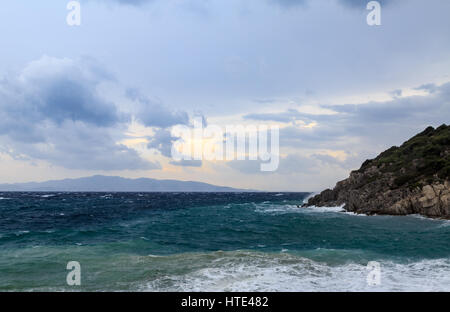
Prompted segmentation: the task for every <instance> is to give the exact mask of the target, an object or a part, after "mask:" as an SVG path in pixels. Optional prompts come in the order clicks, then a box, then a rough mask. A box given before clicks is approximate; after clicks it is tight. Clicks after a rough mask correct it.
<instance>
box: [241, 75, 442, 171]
mask: <svg viewBox="0 0 450 312" xmlns="http://www.w3.org/2000/svg"><path fill="white" fill-rule="evenodd" d="M322 107H324V108H327V109H330V110H333V111H334V112H335V114H333V115H309V114H301V113H298V112H297V111H295V110H290V111H285V112H281V113H274V114H263V115H261V114H254V115H246V116H245V117H246V118H250V119H258V120H273V121H284V122H286V123H291V122H292V121H293V120H305V118H307V119H308V120H314V121H316V122H317V126H315V127H312V128H301V127H297V126H294V125H290V126H287V127H283V128H281V129H280V147H281V148H286V147H295V148H307V149H324V150H343V151H345V152H347V153H348V154H353V153H357V156H356V157H351V158H349V159H348V160H346V161H345V162H342V163H341V164H340V166H341V167H343V168H350V167H351V168H355V167H356V166H358V164H359V163H361V161H363V160H365V159H366V158H370V157H374V156H376V155H377V154H378V153H379V152H380V151H381V150H383V149H386V148H388V147H390V146H392V145H398V144H400V143H402V142H403V141H404V140H406V139H408V138H409V137H411V136H412V135H414V134H416V133H417V132H419V131H422V130H423V129H425V128H426V127H427V126H430V125H431V126H439V125H441V124H443V123H448V116H450V83H446V84H443V85H441V86H436V88H435V91H434V93H430V94H428V95H425V96H409V97H401V98H394V99H393V100H390V101H386V102H369V103H365V104H358V105H355V104H346V105H323V106H322ZM315 158H316V159H317V160H320V161H322V162H325V163H336V160H335V159H331V158H327V157H324V156H323V155H320V156H317V155H316V156H315ZM280 166H281V162H280Z"/></svg>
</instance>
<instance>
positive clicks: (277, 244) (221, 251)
mask: <svg viewBox="0 0 450 312" xmlns="http://www.w3.org/2000/svg"><path fill="white" fill-rule="evenodd" d="M306 196H307V194H305V193H111V194H109V193H0V291H450V223H449V221H442V220H431V219H426V218H422V217H418V216H407V217H394V216H371V217H368V216H362V215H354V214H351V213H346V212H342V209H341V208H339V207H334V208H306V209H305V208H298V207H297V205H299V204H301V203H302V202H303V200H304V199H305V197H306ZM69 261H78V262H79V263H80V265H81V286H68V285H67V283H66V276H67V274H68V273H69V270H67V269H66V266H67V263H68V262H69ZM370 261H376V262H378V263H379V264H380V271H379V272H380V275H379V276H380V279H379V280H378V282H379V283H376V284H377V285H373V284H369V283H368V282H367V277H368V275H369V274H371V270H372V269H373V268H368V267H367V264H368V263H369V262H370Z"/></svg>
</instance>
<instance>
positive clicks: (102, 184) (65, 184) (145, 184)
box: [0, 176, 248, 192]
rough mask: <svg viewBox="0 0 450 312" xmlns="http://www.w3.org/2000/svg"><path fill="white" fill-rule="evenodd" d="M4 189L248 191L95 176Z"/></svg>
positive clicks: (44, 190) (18, 185) (200, 184)
mask: <svg viewBox="0 0 450 312" xmlns="http://www.w3.org/2000/svg"><path fill="white" fill-rule="evenodd" d="M0 191H3V192H7V191H20V192H245V191H248V190H239V189H234V188H231V187H225V186H216V185H212V184H207V183H202V182H193V181H177V180H157V179H148V178H140V179H126V178H122V177H111V176H92V177H86V178H79V179H65V180H55V181H46V182H30V183H18V184H0Z"/></svg>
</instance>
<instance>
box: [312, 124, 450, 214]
mask: <svg viewBox="0 0 450 312" xmlns="http://www.w3.org/2000/svg"><path fill="white" fill-rule="evenodd" d="M449 180H450V126H447V125H445V124H444V125H442V126H440V127H438V128H436V129H434V128H433V127H428V128H427V129H425V131H423V132H421V133H419V134H417V135H416V136H414V137H413V138H411V139H410V140H408V141H406V142H405V143H403V144H402V145H401V146H400V147H396V146H394V147H391V148H390V149H388V150H386V151H384V152H383V153H381V154H380V155H379V156H378V157H376V158H375V159H371V160H366V161H365V162H364V163H363V164H362V166H361V168H360V169H359V170H356V171H352V172H351V174H350V177H349V178H348V179H345V180H343V181H340V182H338V183H337V184H336V186H335V188H334V189H332V190H331V189H327V190H325V191H323V192H322V193H320V194H319V195H316V196H314V197H312V198H310V199H309V201H308V203H307V204H305V205H304V206H318V207H334V206H342V205H343V207H344V209H345V210H347V211H351V212H355V213H360V214H369V215H373V214H377V215H408V214H420V215H423V216H427V217H432V218H443V219H450V181H449Z"/></svg>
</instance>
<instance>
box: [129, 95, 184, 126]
mask: <svg viewBox="0 0 450 312" xmlns="http://www.w3.org/2000/svg"><path fill="white" fill-rule="evenodd" d="M126 96H127V97H128V98H129V99H131V100H133V101H135V102H137V103H138V104H139V108H138V111H137V114H136V116H135V118H136V119H137V120H138V121H140V122H142V123H143V124H144V125H145V126H147V127H159V128H167V127H171V126H175V125H187V124H188V123H189V116H188V114H187V113H186V112H183V111H171V110H169V109H168V108H166V107H165V106H164V105H163V104H162V103H160V102H159V101H158V100H156V99H155V100H152V99H150V98H148V97H146V96H144V95H142V94H141V93H140V91H139V90H136V89H128V90H127V91H126Z"/></svg>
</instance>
